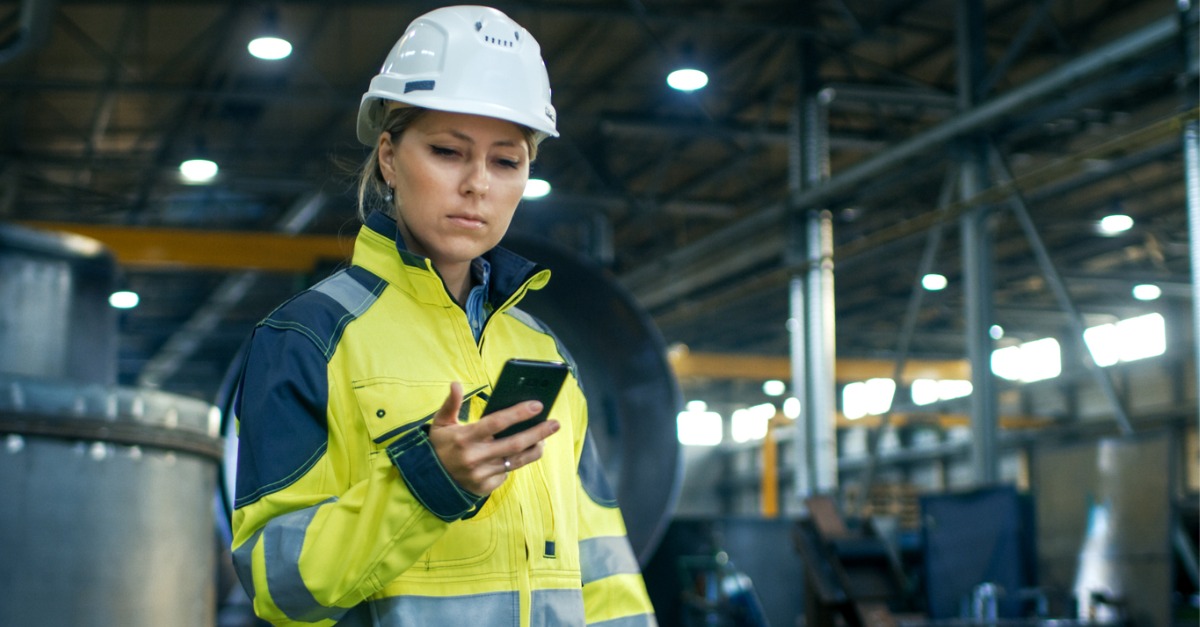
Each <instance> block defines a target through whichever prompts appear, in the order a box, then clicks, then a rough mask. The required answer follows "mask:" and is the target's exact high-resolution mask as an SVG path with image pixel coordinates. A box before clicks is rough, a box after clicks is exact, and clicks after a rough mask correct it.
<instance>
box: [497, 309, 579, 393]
mask: <svg viewBox="0 0 1200 627" xmlns="http://www.w3.org/2000/svg"><path fill="white" fill-rule="evenodd" d="M504 313H506V314H508V315H510V316H512V317H513V318H516V319H517V320H519V321H521V323H522V324H524V325H525V326H527V327H529V328H531V329H533V330H534V331H537V332H539V333H544V334H546V335H549V336H550V337H551V338H553V339H554V345H555V347H557V348H558V354H559V355H562V357H563V359H565V360H566V362H567V366H569V367H570V368H571V374H573V375H575V378H576V379H579V368H577V367H576V366H575V358H574V357H572V356H571V353H570V352H568V351H567V347H566V345H564V344H563V343H562V340H560V339H558V336H557V335H555V334H554V331H552V330H550V327H548V326H546V324H545V323H543V322H542V321H541V320H538V319H537V318H534V317H533V316H532V315H530V314H529V313H527V312H525V311H523V310H522V309H520V308H519V307H509V308H508V309H506V310H505V311H504ZM579 385H580V386H581V387H582V386H583V382H582V381H580V382H579Z"/></svg>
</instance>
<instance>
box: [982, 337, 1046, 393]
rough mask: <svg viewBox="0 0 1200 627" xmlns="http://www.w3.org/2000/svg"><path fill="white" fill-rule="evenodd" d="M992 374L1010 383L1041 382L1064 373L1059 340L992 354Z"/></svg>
mask: <svg viewBox="0 0 1200 627" xmlns="http://www.w3.org/2000/svg"><path fill="white" fill-rule="evenodd" d="M992 372H993V373H995V374H996V376H998V377H1003V378H1005V379H1008V380H1010V381H1023V382H1025V383H1029V382H1031V381H1041V380H1042V379H1052V378H1054V377H1057V376H1058V375H1059V374H1061V373H1062V350H1061V349H1060V348H1059V345H1058V340H1056V339H1054V338H1052V337H1047V338H1042V339H1040V340H1034V341H1032V342H1025V343H1024V344H1017V345H1016V346H1006V347H1005V348H1001V349H999V350H996V351H994V352H993V353H992Z"/></svg>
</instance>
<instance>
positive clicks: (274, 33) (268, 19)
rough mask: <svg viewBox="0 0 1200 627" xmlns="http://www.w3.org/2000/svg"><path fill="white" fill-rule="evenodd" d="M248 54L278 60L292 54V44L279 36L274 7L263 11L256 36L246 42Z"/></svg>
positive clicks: (276, 14) (277, 15)
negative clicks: (260, 24) (260, 25)
mask: <svg viewBox="0 0 1200 627" xmlns="http://www.w3.org/2000/svg"><path fill="white" fill-rule="evenodd" d="M246 49H247V50H249V51H250V54H252V55H254V56H256V57H258V58H260V59H263V60H266V61H278V60H279V59H283V58H285V57H287V56H288V55H290V54H292V44H291V42H289V41H288V40H286V39H284V38H283V37H282V36H280V32H279V13H278V12H277V11H276V10H275V8H274V7H269V8H267V10H266V11H264V12H263V18H262V27H261V28H260V29H259V31H258V36H257V37H255V38H254V39H252V40H250V43H248V44H246Z"/></svg>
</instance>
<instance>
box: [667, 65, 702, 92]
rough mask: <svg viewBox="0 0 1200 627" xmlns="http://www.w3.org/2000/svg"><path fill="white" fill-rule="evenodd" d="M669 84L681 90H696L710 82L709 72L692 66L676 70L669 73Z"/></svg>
mask: <svg viewBox="0 0 1200 627" xmlns="http://www.w3.org/2000/svg"><path fill="white" fill-rule="evenodd" d="M667 84H668V85H670V86H671V88H672V89H678V90H679V91H696V90H697V89H702V88H703V87H704V86H705V85H707V84H708V74H705V73H704V72H701V71H700V70H695V69H691V68H685V69H680V70H675V71H674V72H671V73H670V74H668V75H667Z"/></svg>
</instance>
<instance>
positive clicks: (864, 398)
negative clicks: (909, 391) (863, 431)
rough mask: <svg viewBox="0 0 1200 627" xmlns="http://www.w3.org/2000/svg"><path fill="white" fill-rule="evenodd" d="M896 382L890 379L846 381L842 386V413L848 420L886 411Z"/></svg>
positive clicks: (890, 402) (894, 390) (876, 414)
mask: <svg viewBox="0 0 1200 627" xmlns="http://www.w3.org/2000/svg"><path fill="white" fill-rule="evenodd" d="M895 394H896V382H895V381H892V380H891V379H868V380H866V381H857V382H855V383H847V384H846V387H844V388H842V414H844V415H845V416H846V418H848V419H850V420H854V419H856V418H862V417H863V416H867V415H872V416H878V415H879V414H883V413H886V412H887V410H889V409H891V408H892V396H894V395H895Z"/></svg>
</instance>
